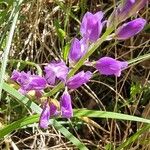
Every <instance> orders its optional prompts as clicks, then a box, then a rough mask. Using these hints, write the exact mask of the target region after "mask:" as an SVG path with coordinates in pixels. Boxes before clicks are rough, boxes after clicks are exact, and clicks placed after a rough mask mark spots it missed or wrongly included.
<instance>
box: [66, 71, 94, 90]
mask: <svg viewBox="0 0 150 150" xmlns="http://www.w3.org/2000/svg"><path fill="white" fill-rule="evenodd" d="M91 77H92V73H91V72H90V71H87V72H84V71H81V72H79V73H77V74H76V75H74V76H72V77H71V78H69V79H68V81H67V83H66V85H67V87H68V88H70V89H77V88H78V87H80V86H81V85H83V84H84V83H87V82H88V81H89V80H90V78H91Z"/></svg>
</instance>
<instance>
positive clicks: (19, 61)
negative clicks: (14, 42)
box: [8, 59, 42, 76]
mask: <svg viewBox="0 0 150 150" xmlns="http://www.w3.org/2000/svg"><path fill="white" fill-rule="evenodd" d="M16 62H18V63H22V64H26V65H30V66H34V67H35V68H36V69H37V72H38V75H40V76H42V69H41V67H40V66H39V65H38V64H36V63H34V62H30V61H24V60H16V59H11V60H8V63H16Z"/></svg>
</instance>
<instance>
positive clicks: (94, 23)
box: [80, 11, 103, 42]
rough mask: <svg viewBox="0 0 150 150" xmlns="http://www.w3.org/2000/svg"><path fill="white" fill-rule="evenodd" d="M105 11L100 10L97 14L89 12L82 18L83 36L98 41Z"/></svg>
mask: <svg viewBox="0 0 150 150" xmlns="http://www.w3.org/2000/svg"><path fill="white" fill-rule="evenodd" d="M102 18H103V12H101V11H99V12H97V13H95V14H92V13H90V12H87V13H86V14H85V15H84V16H83V19H82V22H81V28H80V32H81V35H82V37H84V38H86V39H88V40H89V41H91V42H95V41H97V39H98V38H99V36H100V34H101V31H102V28H103V23H102Z"/></svg>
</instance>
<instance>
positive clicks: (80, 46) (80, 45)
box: [69, 38, 88, 62]
mask: <svg viewBox="0 0 150 150" xmlns="http://www.w3.org/2000/svg"><path fill="white" fill-rule="evenodd" d="M87 47H88V44H87V40H86V39H85V38H82V39H81V40H78V39H77V38H74V39H73V40H72V43H71V48H70V52H69V60H70V61H73V62H76V61H78V60H79V59H80V58H81V57H82V56H83V55H84V54H85V53H86V50H87Z"/></svg>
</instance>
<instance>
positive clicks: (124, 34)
mask: <svg viewBox="0 0 150 150" xmlns="http://www.w3.org/2000/svg"><path fill="white" fill-rule="evenodd" d="M145 24H146V20H145V19H142V18H138V19H135V20H133V21H130V22H128V23H125V24H123V25H122V26H120V27H119V28H118V29H117V31H116V33H115V37H116V38H117V39H119V40H126V39H128V38H130V37H132V36H134V35H136V34H138V33H139V32H140V31H141V30H143V28H144V26H145Z"/></svg>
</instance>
